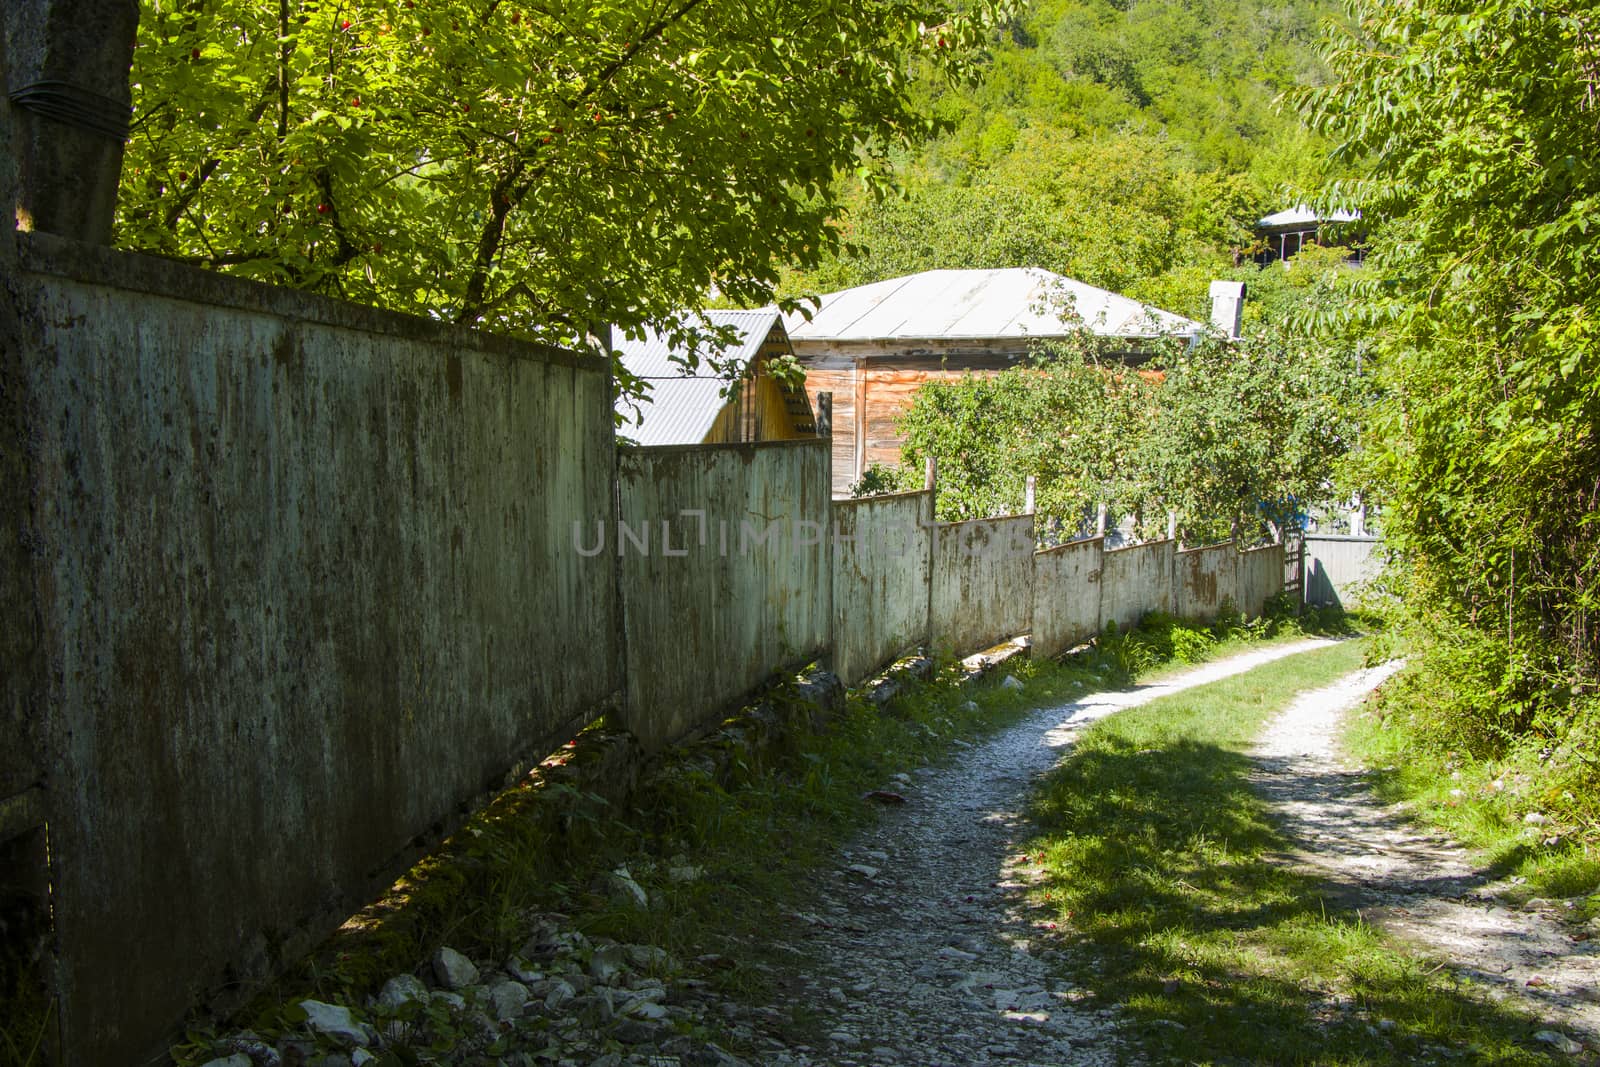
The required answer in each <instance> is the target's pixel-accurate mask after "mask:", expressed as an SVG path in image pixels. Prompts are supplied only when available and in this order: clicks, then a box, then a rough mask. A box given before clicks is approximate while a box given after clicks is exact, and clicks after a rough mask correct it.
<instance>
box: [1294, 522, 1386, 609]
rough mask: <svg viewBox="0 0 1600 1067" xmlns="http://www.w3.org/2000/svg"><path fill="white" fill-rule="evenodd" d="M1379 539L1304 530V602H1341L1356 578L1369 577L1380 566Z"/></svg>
mask: <svg viewBox="0 0 1600 1067" xmlns="http://www.w3.org/2000/svg"><path fill="white" fill-rule="evenodd" d="M1381 544H1382V542H1381V541H1380V540H1379V539H1378V538H1376V537H1337V536H1333V535H1330V534H1307V535H1306V538H1305V572H1304V573H1305V598H1306V603H1307V604H1318V605H1321V604H1342V603H1343V601H1344V598H1346V597H1348V596H1349V595H1350V593H1351V591H1352V588H1353V587H1354V586H1355V584H1356V583H1357V582H1365V581H1371V580H1372V579H1373V578H1375V577H1377V575H1378V572H1379V571H1380V570H1381V569H1382V565H1383V560H1382V558H1381V556H1380V554H1379V547H1380V545H1381Z"/></svg>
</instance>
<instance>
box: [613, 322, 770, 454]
mask: <svg viewBox="0 0 1600 1067" xmlns="http://www.w3.org/2000/svg"><path fill="white" fill-rule="evenodd" d="M702 314H704V315H705V317H706V318H707V319H708V320H709V321H710V322H711V324H712V325H713V326H732V327H734V328H736V329H737V330H738V331H739V340H738V342H737V343H736V344H734V345H733V346H731V347H729V348H727V349H725V350H723V351H722V352H721V353H720V354H719V355H718V359H719V360H733V361H735V362H736V363H737V366H738V370H739V372H742V371H743V369H744V368H745V367H746V366H748V365H749V363H750V361H751V360H752V359H754V358H755V357H756V355H757V354H758V353H759V352H760V351H761V345H762V343H763V342H765V341H766V339H767V334H768V333H770V332H771V331H772V327H773V324H774V323H775V322H777V321H778V312H777V309H775V308H761V309H758V310H756V311H706V312H703V313H702ZM618 336H619V340H618V341H616V342H615V343H616V346H617V348H618V350H619V351H621V353H622V365H623V366H624V367H626V368H627V369H628V372H629V373H631V374H633V375H635V376H636V377H639V378H644V379H645V380H647V381H648V382H649V383H650V393H649V395H648V396H646V397H645V398H643V399H642V400H639V401H638V402H637V413H638V415H639V416H642V418H643V422H642V423H640V424H639V425H637V426H635V425H634V421H633V420H634V417H635V404H634V402H632V401H628V400H625V399H624V398H622V397H618V398H617V407H616V409H617V411H618V412H619V413H621V415H622V416H623V425H622V427H621V429H620V430H619V431H618V432H619V433H621V434H622V436H624V437H627V438H630V439H631V440H633V441H636V442H637V443H639V444H641V445H693V444H699V443H700V442H701V441H703V440H705V436H706V434H707V433H709V432H710V431H711V426H712V424H713V423H715V422H716V421H717V415H718V413H720V412H721V411H722V409H723V407H724V406H725V405H726V404H727V402H728V398H727V397H726V396H724V395H723V392H722V391H723V389H724V388H726V387H727V385H728V384H729V382H730V381H732V379H731V378H728V377H724V376H721V375H718V374H716V373H714V372H713V371H712V370H711V368H710V367H708V366H706V365H705V363H704V362H702V363H701V364H700V365H699V366H698V367H696V368H695V371H694V372H693V373H690V372H689V371H687V370H686V369H685V368H684V365H683V363H682V362H681V360H683V359H685V358H687V355H688V353H687V351H686V350H684V349H682V348H674V347H673V346H672V345H671V343H670V342H669V340H668V338H667V335H666V334H661V333H657V332H655V331H654V330H647V331H646V332H645V336H644V339H643V340H641V341H633V340H629V339H628V338H625V337H620V334H619V335H618ZM674 357H677V358H676V359H674Z"/></svg>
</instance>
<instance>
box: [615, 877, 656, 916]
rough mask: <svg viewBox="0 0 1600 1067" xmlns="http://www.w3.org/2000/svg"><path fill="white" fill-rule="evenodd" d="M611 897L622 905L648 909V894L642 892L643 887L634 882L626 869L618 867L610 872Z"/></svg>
mask: <svg viewBox="0 0 1600 1067" xmlns="http://www.w3.org/2000/svg"><path fill="white" fill-rule="evenodd" d="M610 884H611V896H612V897H613V899H616V900H619V901H621V902H622V903H624V904H630V905H632V906H633V907H635V908H648V907H649V906H650V894H649V893H646V892H645V891H644V886H642V885H640V884H639V883H638V882H636V881H634V879H633V875H631V874H629V873H628V868H626V867H618V868H617V869H616V870H614V871H612V872H611V877H610Z"/></svg>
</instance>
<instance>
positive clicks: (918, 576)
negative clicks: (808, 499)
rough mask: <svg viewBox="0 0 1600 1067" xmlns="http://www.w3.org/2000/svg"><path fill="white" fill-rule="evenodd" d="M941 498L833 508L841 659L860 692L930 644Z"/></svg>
mask: <svg viewBox="0 0 1600 1067" xmlns="http://www.w3.org/2000/svg"><path fill="white" fill-rule="evenodd" d="M932 518H933V494H932V493H928V492H915V493H895V494H892V495H888V496H878V497H866V498H863V499H861V500H835V501H834V502H833V532H834V540H833V658H832V666H833V671H834V673H835V674H837V675H838V676H839V678H840V679H841V680H842V681H843V682H844V683H845V684H846V685H854V684H855V683H857V682H859V681H861V680H862V679H864V678H867V677H869V676H870V675H872V673H873V672H875V671H877V670H878V669H879V668H881V667H883V666H884V665H885V664H887V663H889V662H890V661H892V660H893V659H894V658H895V657H896V656H899V655H901V654H902V653H905V652H907V651H909V650H911V649H913V648H916V647H917V646H918V645H922V644H925V643H926V642H927V640H928V582H929V573H930V567H931V551H932V542H933V527H932Z"/></svg>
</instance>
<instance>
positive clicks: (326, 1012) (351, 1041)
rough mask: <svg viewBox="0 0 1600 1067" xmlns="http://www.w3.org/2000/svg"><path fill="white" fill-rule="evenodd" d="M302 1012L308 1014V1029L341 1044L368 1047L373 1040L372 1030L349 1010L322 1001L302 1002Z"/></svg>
mask: <svg viewBox="0 0 1600 1067" xmlns="http://www.w3.org/2000/svg"><path fill="white" fill-rule="evenodd" d="M300 1010H301V1011H303V1012H305V1013H306V1026H307V1027H309V1028H310V1029H311V1030H313V1031H314V1032H316V1033H318V1034H321V1035H322V1036H323V1037H327V1038H332V1039H333V1040H334V1041H336V1042H338V1043H339V1044H342V1045H366V1044H369V1043H371V1041H372V1040H373V1033H372V1030H371V1029H370V1028H369V1027H368V1026H366V1025H365V1024H364V1023H358V1022H356V1020H355V1018H354V1017H353V1016H352V1015H351V1014H350V1009H349V1008H343V1007H340V1006H339V1005H337V1004H325V1003H323V1002H322V1001H320V1000H302V1001H301V1002H300Z"/></svg>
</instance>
